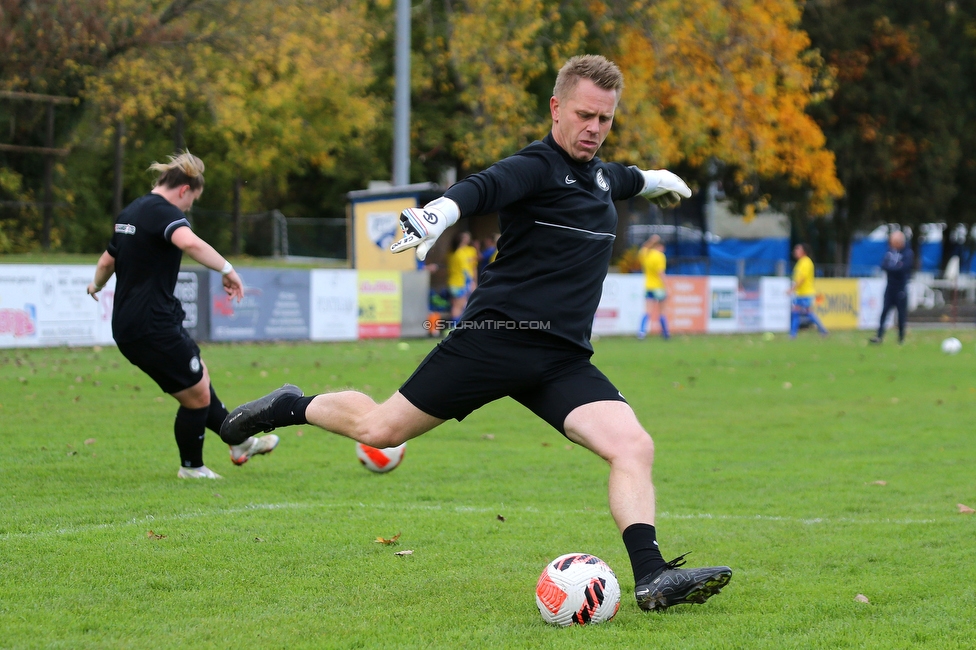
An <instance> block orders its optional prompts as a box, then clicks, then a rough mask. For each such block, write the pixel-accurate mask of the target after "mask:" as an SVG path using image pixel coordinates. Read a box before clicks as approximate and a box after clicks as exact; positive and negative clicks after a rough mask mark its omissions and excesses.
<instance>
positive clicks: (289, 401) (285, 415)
mask: <svg viewBox="0 0 976 650" xmlns="http://www.w3.org/2000/svg"><path fill="white" fill-rule="evenodd" d="M314 398H315V395H310V396H305V397H296V396H295V395H283V396H282V397H281V398H280V399H278V400H276V401H275V403H274V406H273V407H272V411H273V412H272V417H273V418H274V423H275V426H276V427H287V426H291V425H293V424H308V420H306V419H305V409H307V408H308V405H309V404H310V403H311V402H312V400H313V399H314Z"/></svg>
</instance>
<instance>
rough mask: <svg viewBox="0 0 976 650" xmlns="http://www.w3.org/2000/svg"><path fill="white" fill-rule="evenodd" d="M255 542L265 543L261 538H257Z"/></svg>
mask: <svg viewBox="0 0 976 650" xmlns="http://www.w3.org/2000/svg"><path fill="white" fill-rule="evenodd" d="M254 541H255V542H263V541H264V540H263V539H262V538H260V537H255V538H254Z"/></svg>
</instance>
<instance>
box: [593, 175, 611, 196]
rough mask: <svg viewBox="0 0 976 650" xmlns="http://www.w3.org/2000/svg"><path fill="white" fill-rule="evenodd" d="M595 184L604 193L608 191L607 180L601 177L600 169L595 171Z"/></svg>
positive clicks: (608, 184)
mask: <svg viewBox="0 0 976 650" xmlns="http://www.w3.org/2000/svg"><path fill="white" fill-rule="evenodd" d="M596 184H597V185H599V186H600V189H601V190H603V191H604V192H609V191H610V183H608V182H607V179H606V178H604V177H603V170H602V169H598V170H596Z"/></svg>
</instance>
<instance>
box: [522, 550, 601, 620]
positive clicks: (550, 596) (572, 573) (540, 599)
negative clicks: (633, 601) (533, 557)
mask: <svg viewBox="0 0 976 650" xmlns="http://www.w3.org/2000/svg"><path fill="white" fill-rule="evenodd" d="M535 604H536V605H538V606H539V613H540V614H542V620H544V621H545V622H546V623H549V624H551V625H560V626H562V627H566V626H568V625H574V624H575V625H593V624H595V623H603V622H605V621H609V620H610V619H611V618H613V617H614V615H615V614H616V613H617V609H618V608H619V607H620V583H618V582H617V576H615V575H614V573H613V569H611V568H610V567H609V566H608V565H607V563H606V562H604V561H603V560H601V559H600V558H598V557H596V556H595V555H588V554H586V553H567V554H566V555H560V556H559V557H557V558H556V559H555V560H553V561H552V562H550V563H549V564H547V565H546V568H545V569H544V570H543V571H542V575H541V576H539V582H538V584H536V586H535Z"/></svg>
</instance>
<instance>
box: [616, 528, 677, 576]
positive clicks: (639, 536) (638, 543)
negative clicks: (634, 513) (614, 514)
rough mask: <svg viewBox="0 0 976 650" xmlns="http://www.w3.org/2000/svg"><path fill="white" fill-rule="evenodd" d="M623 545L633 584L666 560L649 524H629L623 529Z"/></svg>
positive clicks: (662, 564)
mask: <svg viewBox="0 0 976 650" xmlns="http://www.w3.org/2000/svg"><path fill="white" fill-rule="evenodd" d="M623 537H624V546H626V547H627V554H628V555H630V564H631V566H632V567H633V569H634V584H637V583H638V582H639V581H640V580H641V579H643V578H646V577H647V576H649V575H651V574H652V573H654V572H655V571H657V570H659V569H660V568H661V567H663V566H664V565H665V564H667V562H665V561H664V557H663V556H662V555H661V551H660V549H658V547H657V539H656V537H657V532H656V531H655V530H654V526H652V525H650V524H631V525H630V526H627V528H626V530H624V534H623Z"/></svg>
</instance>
